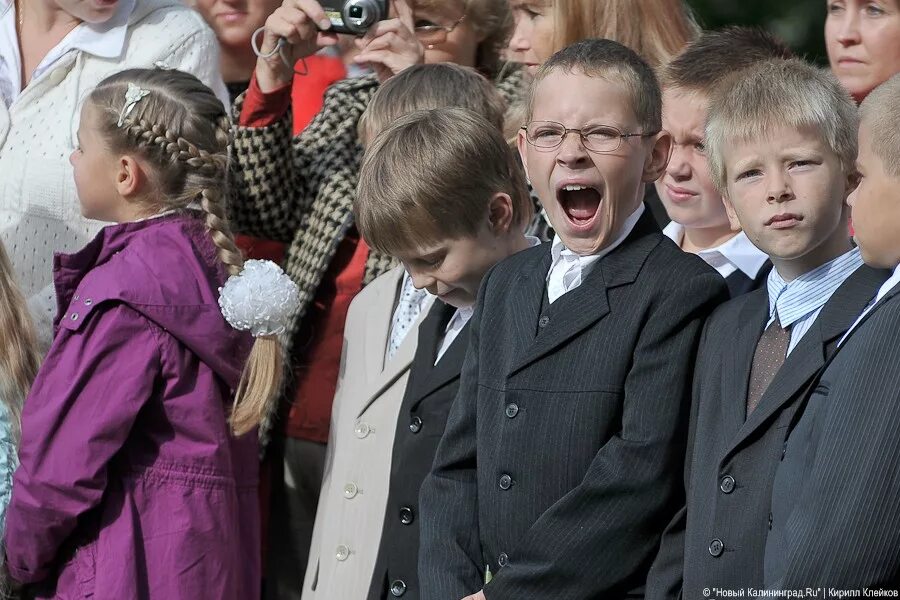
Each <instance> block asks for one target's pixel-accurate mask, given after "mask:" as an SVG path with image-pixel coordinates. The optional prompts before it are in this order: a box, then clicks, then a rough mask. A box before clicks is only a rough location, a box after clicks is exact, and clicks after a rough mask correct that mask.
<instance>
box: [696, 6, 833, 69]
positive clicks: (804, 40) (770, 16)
mask: <svg viewBox="0 0 900 600" xmlns="http://www.w3.org/2000/svg"><path fill="white" fill-rule="evenodd" d="M688 4H690V6H691V8H693V10H694V14H695V15H696V17H697V20H698V21H699V22H700V25H701V26H703V28H704V29H718V28H719V27H724V26H726V25H755V26H758V27H762V28H763V29H766V30H768V31H771V32H772V33H774V34H776V35H778V36H779V37H781V39H783V40H784V41H785V42H787V43H788V44H790V46H791V48H793V49H794V51H795V52H797V54H798V55H800V56H803V57H805V58H807V59H808V60H812V61H815V62H818V63H820V64H823V65H824V64H827V62H828V58H827V56H826V55H825V41H824V37H823V35H824V34H823V28H824V26H825V0H688Z"/></svg>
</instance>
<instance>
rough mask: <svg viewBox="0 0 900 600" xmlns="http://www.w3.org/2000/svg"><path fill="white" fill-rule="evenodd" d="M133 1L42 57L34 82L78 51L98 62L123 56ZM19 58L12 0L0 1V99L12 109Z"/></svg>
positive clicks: (125, 0) (19, 85)
mask: <svg viewBox="0 0 900 600" xmlns="http://www.w3.org/2000/svg"><path fill="white" fill-rule="evenodd" d="M135 3H136V0H122V1H121V2H120V3H119V6H118V8H117V10H116V14H114V15H113V16H112V17H110V19H109V20H108V21H106V22H104V23H96V24H95V23H81V24H80V25H78V26H77V27H75V29H73V30H72V31H70V32H69V34H68V35H67V36H66V37H64V38H63V39H62V41H61V42H60V43H58V44H57V45H56V46H55V47H54V48H52V49H51V50H50V52H48V53H47V55H46V56H44V59H43V60H42V61H41V63H40V64H39V65H38V66H37V68H36V69H35V70H34V72H33V73H32V74H31V77H30V78H29V79H30V80H34V79H37V78H38V77H40V76H41V75H43V74H44V73H45V72H46V71H48V70H49V69H50V68H51V67H53V65H55V64H56V63H57V62H59V60H60V59H62V58H63V57H64V56H65V55H66V54H68V53H69V52H73V51H76V50H81V51H83V52H87V53H88V54H92V55H94V56H96V57H98V58H110V59H112V58H116V57H118V56H119V55H121V54H122V49H123V48H124V46H125V35H126V33H127V32H128V19H129V18H131V13H132V12H134V7H135ZM21 64H22V56H21V54H20V53H19V39H18V36H17V35H16V8H15V3H14V2H13V1H12V0H0V97H2V98H3V100H5V101H6V105H7V106H11V105H12V103H13V102H14V101H15V99H16V98H17V97H18V96H19V94H20V93H21V92H22V72H21V71H22V69H21V67H20V65H21Z"/></svg>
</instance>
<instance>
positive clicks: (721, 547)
mask: <svg viewBox="0 0 900 600" xmlns="http://www.w3.org/2000/svg"><path fill="white" fill-rule="evenodd" d="M724 551H725V544H723V543H722V540H719V539H715V540H713V541H711V542H710V543H709V553H710V555H711V556H712V557H713V558H718V557H720V556H722V552H724Z"/></svg>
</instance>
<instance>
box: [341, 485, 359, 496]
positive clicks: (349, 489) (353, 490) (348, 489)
mask: <svg viewBox="0 0 900 600" xmlns="http://www.w3.org/2000/svg"><path fill="white" fill-rule="evenodd" d="M358 493H359V488H358V487H357V486H356V484H355V483H348V484H347V485H345V486H344V498H346V499H347V500H350V499H352V498H356V495H357V494H358Z"/></svg>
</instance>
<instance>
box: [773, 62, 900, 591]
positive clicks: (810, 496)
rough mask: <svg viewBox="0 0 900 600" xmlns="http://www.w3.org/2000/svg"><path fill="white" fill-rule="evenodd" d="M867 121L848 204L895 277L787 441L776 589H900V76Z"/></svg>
mask: <svg viewBox="0 0 900 600" xmlns="http://www.w3.org/2000/svg"><path fill="white" fill-rule="evenodd" d="M860 115H861V118H862V121H861V123H860V128H859V158H858V159H857V163H856V165H857V168H858V170H859V175H860V183H859V186H858V187H857V189H856V190H855V191H854V192H853V193H852V194H851V196H850V198H849V204H850V206H851V207H852V214H853V223H854V228H855V232H856V241H857V242H858V243H859V248H860V250H861V251H862V256H863V259H864V260H865V261H866V264H868V265H872V266H874V267H878V268H884V269H892V270H893V273H892V275H891V277H890V278H889V279H888V280H887V281H886V282H884V284H883V285H882V286H881V287H880V288H879V289H878V290H877V294H872V296H871V302H870V303H869V305H868V306H867V307H866V309H865V310H864V311H863V312H862V315H861V316H860V317H859V318H858V319H857V320H856V322H855V324H854V326H853V328H852V329H851V331H850V333H848V334H847V335H846V336H845V338H844V339H843V340H842V341H841V345H840V349H839V351H838V352H837V353H836V355H835V356H834V358H833V360H831V362H830V364H829V365H828V366H827V368H826V369H825V370H824V372H823V373H822V374H821V376H820V377H819V379H818V380H817V382H816V385H815V386H811V390H813V393H812V394H811V396H810V397H809V399H808V401H807V404H806V406H805V408H804V409H803V411H802V415H799V419H798V420H797V423H796V426H794V427H793V428H792V431H791V433H790V435H789V436H788V439H787V444H786V446H785V454H784V460H783V461H782V462H781V464H780V465H779V467H778V471H777V473H776V476H775V486H774V490H773V492H772V513H773V514H774V515H776V519H775V521H774V523H773V526H772V531H771V532H770V533H769V541H768V543H767V544H766V555H765V567H766V573H765V574H766V580H765V584H766V586H767V587H771V588H779V589H788V590H796V589H801V588H802V589H806V588H809V587H813V588H815V587H820V586H821V587H823V588H824V589H840V590H867V591H869V593H870V595H878V594H881V595H887V596H888V597H890V596H891V595H896V593H897V592H896V590H897V589H898V586H900V556H898V553H897V548H898V547H900V526H898V523H900V480H898V478H897V476H896V474H897V471H898V468H900V465H898V461H900V459H898V457H900V368H898V365H900V295H898V294H900V286H898V283H900V267H898V265H900V236H898V232H900V136H898V131H900V76H894V77H893V78H892V79H889V80H888V81H887V82H886V83H884V84H882V85H881V86H880V87H878V88H876V89H875V90H874V91H873V92H872V93H871V94H870V95H869V96H868V97H867V98H866V100H865V101H864V102H863V104H862V106H861V107H860ZM863 595H865V594H863Z"/></svg>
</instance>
